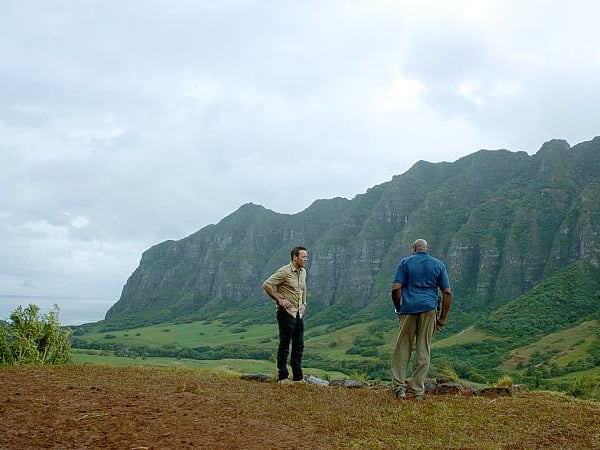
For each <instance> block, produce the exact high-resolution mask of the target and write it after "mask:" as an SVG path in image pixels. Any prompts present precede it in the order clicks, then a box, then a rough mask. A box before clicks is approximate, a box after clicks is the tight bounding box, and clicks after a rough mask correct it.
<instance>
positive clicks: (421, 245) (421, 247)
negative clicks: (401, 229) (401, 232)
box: [412, 239, 427, 253]
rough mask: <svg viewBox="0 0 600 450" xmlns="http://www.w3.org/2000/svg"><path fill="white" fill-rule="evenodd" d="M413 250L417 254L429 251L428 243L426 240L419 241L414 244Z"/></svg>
mask: <svg viewBox="0 0 600 450" xmlns="http://www.w3.org/2000/svg"><path fill="white" fill-rule="evenodd" d="M412 249H413V251H414V252H415V253H417V252H426V251H427V241H426V240H425V239H417V240H416V241H415V242H413V245H412Z"/></svg>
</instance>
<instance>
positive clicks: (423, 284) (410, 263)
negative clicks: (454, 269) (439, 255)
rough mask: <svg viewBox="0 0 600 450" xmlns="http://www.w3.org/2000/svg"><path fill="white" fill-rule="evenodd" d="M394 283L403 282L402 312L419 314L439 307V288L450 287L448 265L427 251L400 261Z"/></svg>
mask: <svg viewBox="0 0 600 450" xmlns="http://www.w3.org/2000/svg"><path fill="white" fill-rule="evenodd" d="M394 283H401V284H402V305H401V306H400V314H419V313H423V312H427V311H431V310H432V309H436V308H437V304H438V288H439V289H446V288H449V287H450V281H449V280H448V272H446V266H444V263H443V262H441V261H440V260H439V259H436V258H434V257H433V256H429V255H428V254H427V252H418V253H415V254H414V255H411V256H407V257H406V258H403V259H402V260H401V261H400V264H398V268H397V269H396V275H395V277H394Z"/></svg>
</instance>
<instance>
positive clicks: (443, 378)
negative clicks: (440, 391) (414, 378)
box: [435, 375, 456, 384]
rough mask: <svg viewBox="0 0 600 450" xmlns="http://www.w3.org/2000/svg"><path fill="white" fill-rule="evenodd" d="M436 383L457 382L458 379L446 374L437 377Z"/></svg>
mask: <svg viewBox="0 0 600 450" xmlns="http://www.w3.org/2000/svg"><path fill="white" fill-rule="evenodd" d="M435 383H437V384H442V383H456V379H455V378H450V377H446V376H444V375H440V376H438V377H436V379H435Z"/></svg>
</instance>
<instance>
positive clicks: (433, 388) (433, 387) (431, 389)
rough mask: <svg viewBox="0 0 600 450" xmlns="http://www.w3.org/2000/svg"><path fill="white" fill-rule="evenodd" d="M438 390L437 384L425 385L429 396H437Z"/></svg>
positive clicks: (429, 383) (427, 383)
mask: <svg viewBox="0 0 600 450" xmlns="http://www.w3.org/2000/svg"><path fill="white" fill-rule="evenodd" d="M437 389H438V386H437V384H435V383H431V382H426V383H425V392H427V393H428V394H435V393H436V392H437Z"/></svg>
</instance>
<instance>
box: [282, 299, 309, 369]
mask: <svg viewBox="0 0 600 450" xmlns="http://www.w3.org/2000/svg"><path fill="white" fill-rule="evenodd" d="M277 324H278V325H279V349H278V350H277V371H278V376H279V379H280V380H284V379H286V378H288V376H289V372H288V369H287V358H288V354H289V351H290V341H291V343H292V356H291V358H290V365H291V366H292V375H293V378H292V379H293V380H294V381H299V380H302V378H303V375H302V354H303V352H304V321H303V320H302V319H301V318H300V316H298V315H296V318H294V317H292V316H290V315H289V314H288V313H287V312H285V310H283V309H279V310H277Z"/></svg>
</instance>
